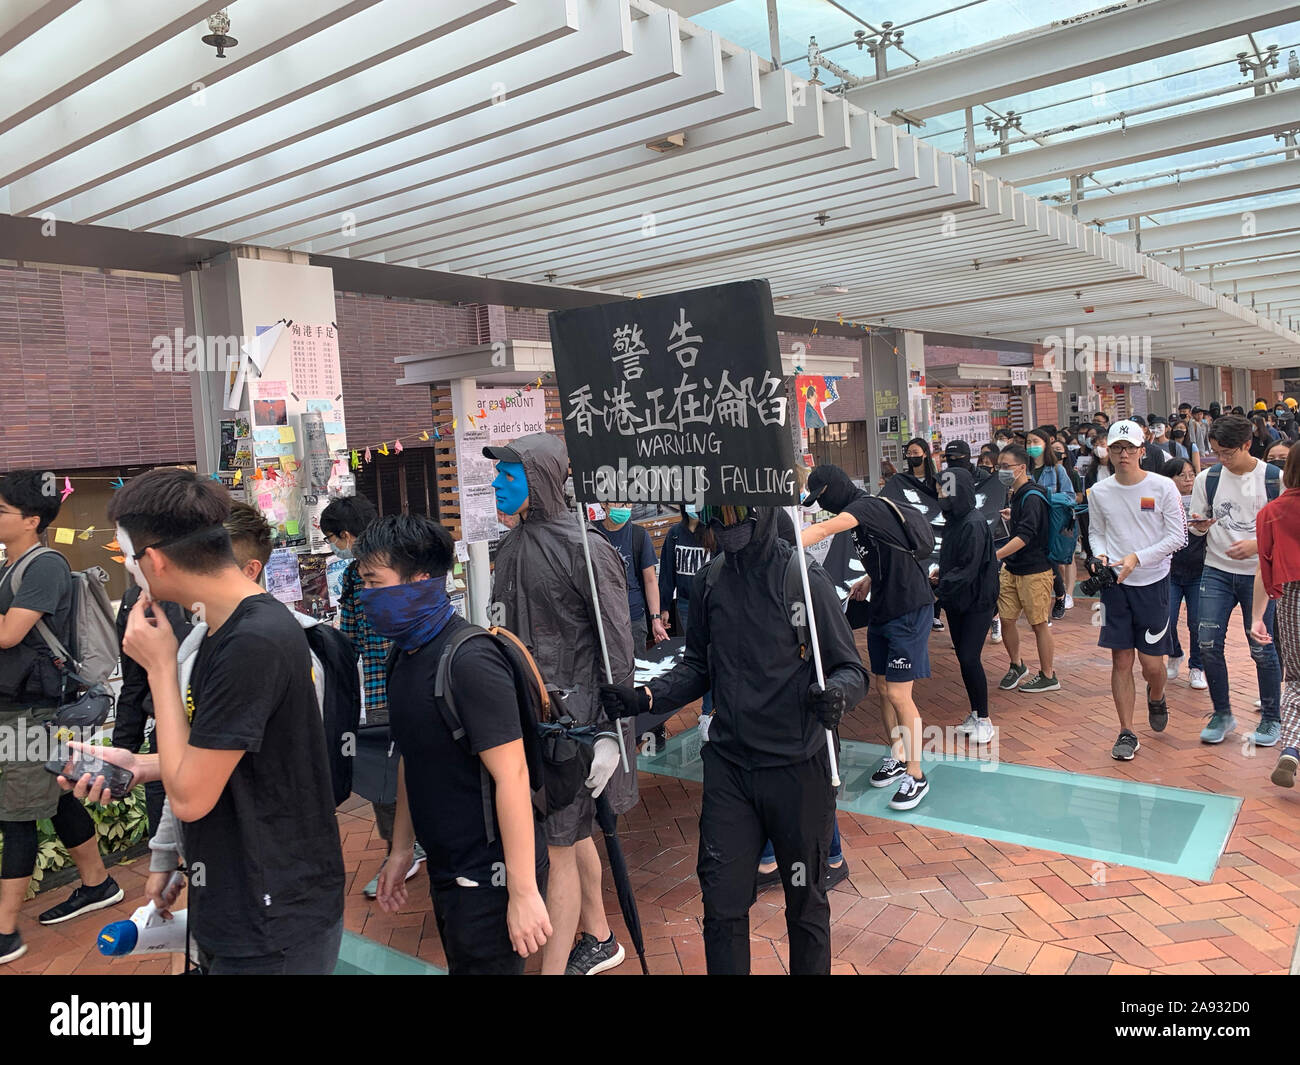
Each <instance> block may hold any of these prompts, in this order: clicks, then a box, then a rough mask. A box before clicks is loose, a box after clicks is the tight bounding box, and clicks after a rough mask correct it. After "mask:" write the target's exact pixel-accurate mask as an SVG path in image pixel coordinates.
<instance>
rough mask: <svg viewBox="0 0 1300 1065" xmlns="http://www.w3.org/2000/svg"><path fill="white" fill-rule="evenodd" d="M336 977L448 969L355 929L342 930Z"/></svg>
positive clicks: (429, 973) (434, 972) (417, 973)
mask: <svg viewBox="0 0 1300 1065" xmlns="http://www.w3.org/2000/svg"><path fill="white" fill-rule="evenodd" d="M334 975H335V976H446V975H447V974H446V971H445V970H443V969H439V968H438V967H437V966H436V965H430V964H429V963H428V962H427V961H421V960H420V959H419V958H413V957H411V955H409V954H403V953H402V952H401V951H400V950H393V948H392V947H386V946H384V945H383V944H382V943H376V942H375V941H374V940H373V939H366V938H365V937H364V936H358V935H355V934H353V933H352V932H344V933H343V942H342V944H341V945H340V946H339V960H338V964H337V965H335V966H334Z"/></svg>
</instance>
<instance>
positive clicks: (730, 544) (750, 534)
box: [712, 518, 758, 555]
mask: <svg viewBox="0 0 1300 1065" xmlns="http://www.w3.org/2000/svg"><path fill="white" fill-rule="evenodd" d="M757 524H758V523H757V522H756V521H755V520H754V519H753V518H749V519H747V520H746V521H742V522H741V523H740V524H739V525H732V526H723V525H721V524H719V523H717V522H714V523H713V526H712V528H713V539H714V540H715V541H716V542H717V545H718V547H719V548H721V549H722V550H723V551H725V552H727V554H729V555H734V554H735V553H736V552H737V551H743V550H744V549H745V548H747V547H748V546H749V542H750V541H751V540H752V539H753V538H754V528H755V527H756V525H757Z"/></svg>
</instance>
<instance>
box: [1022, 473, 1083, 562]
mask: <svg viewBox="0 0 1300 1065" xmlns="http://www.w3.org/2000/svg"><path fill="white" fill-rule="evenodd" d="M1029 487H1030V489H1031V490H1032V491H1035V492H1037V493H1038V494H1039V495H1041V496H1042V497H1043V498H1044V499H1046V500H1047V509H1048V511H1049V512H1050V513H1049V514H1048V523H1049V526H1048V527H1049V529H1050V535H1049V536H1048V538H1047V561H1048V562H1052V563H1055V564H1056V565H1062V566H1063V565H1065V564H1066V563H1069V562H1072V561H1073V560H1074V549H1075V547H1076V546H1077V545H1078V542H1079V526H1078V523H1077V522H1076V521H1075V520H1074V493H1073V492H1049V491H1047V489H1046V488H1044V487H1043V486H1042V485H1040V484H1037V483H1035V484H1031V485H1030V486H1029Z"/></svg>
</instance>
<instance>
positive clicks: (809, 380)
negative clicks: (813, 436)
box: [794, 374, 838, 429]
mask: <svg viewBox="0 0 1300 1065" xmlns="http://www.w3.org/2000/svg"><path fill="white" fill-rule="evenodd" d="M794 391H795V397H796V401H797V406H798V408H799V425H800V427H801V428H803V429H825V428H826V408H827V407H828V406H830V405H831V404H832V403H834V402H835V400H836V399H837V398H838V396H837V395H836V394H835V391H834V388H833V387H831V386H828V384H827V381H826V378H825V377H822V376H821V375H819V374H798V375H797V376H796V377H795V379H794Z"/></svg>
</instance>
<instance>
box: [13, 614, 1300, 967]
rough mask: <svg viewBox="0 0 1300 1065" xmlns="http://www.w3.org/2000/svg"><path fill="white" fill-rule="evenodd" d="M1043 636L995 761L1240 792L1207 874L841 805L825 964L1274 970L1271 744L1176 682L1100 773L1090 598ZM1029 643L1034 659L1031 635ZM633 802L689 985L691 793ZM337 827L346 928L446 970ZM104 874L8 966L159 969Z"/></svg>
mask: <svg viewBox="0 0 1300 1065" xmlns="http://www.w3.org/2000/svg"><path fill="white" fill-rule="evenodd" d="M1052 631H1053V633H1054V635H1055V637H1056V640H1057V646H1056V652H1057V672H1058V674H1059V676H1060V678H1061V682H1062V686H1063V687H1062V690H1061V691H1060V692H1056V693H1052V694H1049V695H1040V696H1027V695H1020V694H1019V693H1014V692H1013V693H1001V692H996V691H995V692H994V694H993V696H992V713H993V719H994V721H995V722H996V723H997V724H998V725H999V726H1000V728H1001V730H1002V731H1001V757H1002V759H1003V760H1005V761H1010V762H1017V763H1021V764H1028V765H1037V766H1044V767H1048V768H1056V769H1063V770H1069V771H1072V772H1079V773H1089V774H1094V775H1098V776H1112V777H1126V778H1129V779H1132V780H1138V781H1145V782H1149V783H1156V784H1165V785H1169V786H1175V787H1184V788H1192V789H1202V790H1209V791H1214V792H1218V793H1222V794H1233V795H1240V796H1242V797H1243V798H1244V799H1245V804H1244V806H1243V807H1242V811H1241V814H1240V816H1239V818H1238V821H1237V824H1236V826H1235V828H1234V830H1233V832H1232V836H1231V838H1230V840H1229V842H1228V845H1227V847H1226V849H1225V853H1224V855H1223V858H1222V860H1221V861H1220V863H1219V868H1218V871H1217V872H1216V873H1215V876H1214V879H1213V881H1212V882H1210V883H1208V884H1206V883H1199V882H1195V881H1191V880H1187V879H1184V878H1181V877H1176V876H1165V875H1162V874H1155V873H1151V872H1148V871H1146V870H1141V869H1132V868H1125V867H1122V866H1107V867H1104V869H1101V870H1097V869H1095V868H1094V866H1095V864H1096V863H1094V862H1093V861H1091V860H1085V859H1076V858H1070V857H1066V856H1063V855H1060V854H1055V853H1051V852H1047V851H1037V850H1030V849H1027V848H1025V847H1018V846H1013V845H1011V844H1006V843H997V842H990V841H987V840H981V839H974V838H971V837H968V836H960V835H955V834H952V833H949V832H942V831H938V830H935V829H929V828H920V827H900V825H899V823H898V822H892V821H888V822H887V821H882V820H879V819H876V818H872V817H867V816H862V815H858V814H848V813H841V814H840V815H839V816H840V821H839V823H840V831H841V834H842V836H843V841H844V848H845V854H846V856H847V860H848V861H849V863H850V867H851V870H852V873H851V876H850V878H849V880H847V881H845V882H844V883H841V884H840V885H838V886H837V887H836V888H835V889H834V891H832V893H831V912H832V922H833V923H832V930H831V940H832V951H833V955H834V963H833V971H834V972H836V973H843V974H853V973H882V974H883V973H901V972H907V973H941V972H943V973H1151V972H1158V973H1201V974H1206V975H1209V974H1217V973H1281V972H1284V971H1285V970H1286V969H1287V967H1288V965H1289V961H1290V956H1291V949H1292V943H1293V941H1294V939H1295V935H1296V926H1297V922H1298V921H1300V818H1297V813H1298V812H1300V796H1297V795H1296V794H1295V793H1294V792H1287V791H1282V790H1280V789H1278V788H1275V787H1274V786H1273V785H1272V784H1271V783H1270V782H1269V780H1268V775H1269V772H1270V771H1271V769H1272V765H1273V757H1274V752H1271V751H1267V750H1260V751H1258V752H1255V753H1253V754H1252V753H1251V752H1250V751H1249V750H1248V749H1246V748H1244V747H1243V745H1242V743H1241V742H1240V738H1239V737H1234V738H1230V739H1229V741H1228V742H1226V743H1224V744H1222V745H1221V746H1218V747H1210V746H1206V745H1203V744H1201V743H1200V742H1199V739H1198V734H1199V731H1200V728H1201V726H1202V724H1203V719H1204V717H1205V715H1206V714H1208V713H1209V709H1210V704H1209V698H1208V696H1207V694H1206V693H1204V692H1193V691H1191V690H1190V689H1189V688H1188V687H1187V681H1186V674H1184V676H1183V677H1181V678H1180V679H1179V680H1177V681H1174V682H1173V683H1172V684H1171V685H1170V689H1169V705H1170V712H1171V716H1170V724H1169V728H1168V729H1167V730H1166V731H1165V732H1164V733H1162V734H1159V735H1155V734H1152V733H1151V732H1150V730H1149V729H1147V728H1146V726H1145V715H1144V714H1143V713H1141V711H1140V709H1139V713H1138V722H1139V724H1138V733H1139V736H1140V738H1141V741H1142V750H1141V751H1140V752H1139V754H1138V756H1137V758H1136V759H1135V760H1134V761H1132V762H1128V763H1122V762H1116V761H1113V760H1112V759H1111V757H1110V748H1111V745H1112V743H1113V742H1114V740H1115V735H1116V733H1117V731H1118V726H1117V724H1116V720H1115V714H1114V709H1113V707H1112V705H1111V701H1110V692H1109V660H1108V658H1106V657H1104V652H1101V651H1099V650H1098V649H1097V647H1096V646H1095V644H1096V630H1095V629H1094V628H1092V627H1091V625H1090V624H1089V615H1088V611H1087V606H1086V604H1085V603H1083V602H1082V601H1081V602H1080V605H1079V606H1078V607H1076V609H1075V610H1074V611H1072V612H1071V613H1070V614H1069V615H1067V618H1066V620H1065V621H1063V622H1057V623H1056V624H1055V625H1054V627H1053V630H1052ZM1025 645H1026V646H1025V651H1026V654H1027V655H1028V657H1029V658H1030V659H1031V664H1032V659H1033V650H1032V642H1030V641H1025ZM930 646H931V659H932V668H933V673H934V677H933V678H932V679H931V680H928V681H922V682H919V683H918V684H917V701H918V704H919V705H920V706H921V708H922V712H923V714H924V715H925V718H926V721H927V722H933V723H935V724H943V725H948V724H955V723H956V722H958V721H960V720H962V718H964V717H965V715H966V712H967V707H966V702H965V694H964V689H963V688H962V686H961V680H960V677H959V676H958V673H957V666H956V661H955V658H954V656H953V653H952V648H951V645H950V643H949V641H948V639H947V635H946V633H937V634H935V636H934V637H933V638H932V639H931V645H930ZM984 658H985V664H986V668H987V670H988V672H989V675H990V678H991V680H992V683H993V684H996V681H997V678H998V677H1000V676H1001V675H1002V673H1003V672H1004V671H1005V669H1006V653H1005V652H1004V651H1003V650H1002V648H1001V647H1000V646H998V645H994V644H989V645H987V646H986V648H985V656H984ZM1228 661H1229V669H1230V670H1231V672H1232V677H1233V682H1232V688H1233V701H1234V707H1235V709H1236V714H1237V719H1238V722H1239V724H1240V727H1241V729H1242V730H1243V731H1244V730H1246V729H1248V728H1249V727H1251V726H1253V724H1254V722H1255V720H1256V718H1257V715H1256V713H1255V711H1254V710H1253V703H1254V700H1255V698H1256V696H1257V692H1256V691H1255V676H1254V669H1253V667H1252V666H1251V663H1250V658H1249V654H1248V652H1247V650H1246V647H1245V643H1244V637H1242V636H1241V635H1240V633H1234V635H1233V638H1232V639H1231V641H1230V646H1229V650H1228ZM1139 698H1140V694H1139ZM1139 707H1140V704H1139ZM694 721H695V715H694V714H693V713H690V712H685V713H683V714H682V715H680V716H679V717H678V718H677V719H676V720H675V721H674V722H672V723H671V724H670V728H669V731H670V732H677V731H679V730H681V729H683V728H687V727H690V726H691V725H693V724H694ZM843 733H844V736H845V738H847V739H856V740H863V741H867V742H872V743H881V742H883V740H884V732H883V729H882V727H881V726H880V724H879V720H878V715H877V712H876V709H875V702H874V696H869V697H868V700H867V702H865V703H864V704H863V705H862V706H861V707H860V708H859V709H858V710H857V711H856V712H855V713H854V714H852V715H850V717H849V718H848V719H846V725H845V727H844V728H843ZM641 796H642V801H641V804H640V805H639V806H638V807H637V808H636V809H635V810H633V811H632V812H631V813H630V814H629V815H628V816H627V817H625V818H624V819H623V821H622V825H621V827H622V837H623V845H624V850H625V853H626V855H627V859H628V864H629V866H630V867H631V869H632V870H633V871H632V877H633V881H634V885H635V888H636V894H637V899H638V901H639V904H640V913H641V920H642V924H643V927H644V932H645V937H646V952H647V957H648V961H649V966H650V970H651V972H653V973H702V972H704V970H705V965H704V945H703V940H702V938H701V932H700V928H701V917H702V913H703V908H702V905H701V898H700V892H699V886H698V884H697V883H696V880H695V851H696V845H697V838H698V830H697V823H698V814H699V802H700V787H699V785H697V784H694V783H691V782H687V781H681V780H676V779H671V778H666V777H660V776H650V775H647V774H642V777H641ZM339 826H340V831H341V833H342V838H343V851H344V858H345V861H346V864H347V869H348V875H349V882H348V896H347V898H348V901H347V908H346V925H347V928H348V929H349V930H350V931H353V932H357V933H360V934H363V935H365V936H367V937H369V938H371V939H374V940H377V941H379V942H381V943H384V944H386V945H388V946H391V947H393V948H395V949H397V950H401V951H405V952H407V953H411V954H415V955H417V956H419V957H421V958H424V959H427V960H429V961H431V962H433V963H434V964H438V965H441V964H443V962H444V958H443V955H442V949H441V946H440V944H439V941H438V935H437V931H436V928H435V926H434V919H433V914H432V911H431V908H430V903H429V897H428V892H427V881H426V879H425V877H424V875H423V873H421V874H419V875H418V876H417V877H416V878H415V879H413V880H412V881H411V884H410V888H411V890H410V897H411V902H410V905H409V907H408V910H407V912H403V913H400V914H397V915H388V914H385V913H383V912H382V911H381V910H380V909H379V907H378V905H376V904H374V903H370V902H367V901H366V900H365V899H364V898H363V897H362V895H361V888H362V886H363V885H364V884H365V883H366V881H368V880H369V879H370V878H371V877H372V876H374V874H375V872H376V870H377V869H378V868H379V864H380V862H381V860H382V859H383V855H384V847H383V842H382V841H381V840H380V839H379V838H378V836H377V835H376V834H375V832H374V823H373V820H372V816H371V812H370V808H369V804H368V803H365V802H363V801H362V800H360V799H356V798H354V799H353V800H352V801H351V802H349V803H348V804H346V805H345V807H344V808H343V810H342V811H341V812H340V814H339ZM114 875H115V876H118V879H119V880H120V881H121V882H122V884H123V886H124V887H125V888H126V889H127V900H126V901H125V902H124V903H123V904H121V905H120V906H118V907H115V908H114V909H112V910H108V911H104V912H103V914H97V915H95V916H94V917H92V918H89V919H87V920H86V921H85V922H72V923H71V925H70V926H69V925H61V926H58V927H57V928H52V929H51V928H40V927H39V926H38V925H36V923H35V914H36V912H37V911H38V910H40V909H44V908H45V907H47V906H49V905H52V904H53V903H55V902H58V901H60V900H61V899H62V898H63V897H64V896H65V895H66V893H67V891H68V890H69V889H67V888H64V889H62V890H60V891H58V892H52V893H50V894H49V895H48V896H46V897H42V898H41V899H40V900H38V901H36V902H32V903H29V904H28V905H27V907H26V908H25V910H24V914H23V921H22V926H21V927H22V931H23V935H24V936H25V937H26V939H27V941H28V943H29V944H30V946H31V950H30V952H29V954H28V955H27V956H26V957H25V958H23V959H21V960H20V961H19V962H17V963H15V964H13V965H10V966H6V967H5V969H8V970H10V971H17V972H51V973H53V972H62V973H66V972H86V973H106V972H113V973H118V974H121V973H125V972H152V971H156V970H158V969H159V968H165V967H166V964H167V963H166V962H165V961H160V960H157V959H151V960H145V961H133V960H131V959H123V960H122V961H117V962H110V961H109V960H108V959H104V958H100V957H99V955H98V954H97V953H96V952H95V951H94V949H93V943H92V940H93V936H94V933H95V931H97V930H98V928H99V926H100V921H99V918H100V917H101V916H102V917H103V919H104V920H105V921H107V920H111V919H115V918H117V917H119V916H125V915H127V914H128V913H129V912H130V910H131V909H133V908H134V907H135V906H136V905H138V903H139V899H140V889H141V886H142V877H141V875H140V874H139V873H137V872H135V871H134V868H132V869H127V870H120V869H119V871H117V872H115V874H114ZM606 897H607V901H608V910H609V913H610V921H611V923H612V925H613V927H614V928H615V929H616V930H618V932H619V935H620V939H622V941H623V942H624V943H625V945H629V947H630V944H627V940H626V939H625V938H623V937H624V930H623V925H622V920H621V918H620V917H619V916H618V904H617V901H616V899H615V896H614V893H613V888H612V886H611V885H610V884H609V882H608V878H607V880H606ZM92 924H93V926H94V927H93V928H92V927H91V925H92ZM751 937H752V948H753V971H754V972H755V973H783V972H785V971H786V965H787V959H788V952H787V949H786V941H785V919H784V914H783V908H782V897H781V892H780V889H779V888H773V889H769V890H767V891H766V892H764V893H763V894H762V895H761V896H760V897H759V899H758V902H757V903H756V904H755V906H754V909H753V911H752V913H751ZM629 953H630V950H629ZM535 964H536V963H535V962H534V963H533V965H531V966H530V968H535ZM635 972H639V968H638V966H637V965H636V962H635V960H632V959H629V961H628V962H627V963H625V964H624V965H622V966H621V967H620V968H618V969H615V970H613V972H612V973H611V975H627V974H631V973H635Z"/></svg>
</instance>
